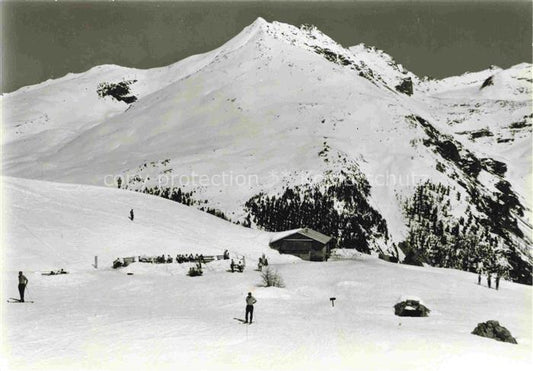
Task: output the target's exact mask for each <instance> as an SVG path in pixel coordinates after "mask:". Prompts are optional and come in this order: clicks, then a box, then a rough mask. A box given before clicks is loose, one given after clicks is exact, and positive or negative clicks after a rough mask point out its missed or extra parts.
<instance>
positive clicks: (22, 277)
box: [19, 271, 28, 303]
mask: <svg viewBox="0 0 533 371" xmlns="http://www.w3.org/2000/svg"><path fill="white" fill-rule="evenodd" d="M27 284H28V279H27V278H26V276H25V275H23V274H22V271H21V272H19V294H20V301H21V302H22V303H24V290H26V285H27Z"/></svg>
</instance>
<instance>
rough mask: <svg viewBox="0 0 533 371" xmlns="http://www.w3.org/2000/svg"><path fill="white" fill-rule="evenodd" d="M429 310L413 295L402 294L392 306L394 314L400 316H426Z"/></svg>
mask: <svg viewBox="0 0 533 371" xmlns="http://www.w3.org/2000/svg"><path fill="white" fill-rule="evenodd" d="M429 312H431V311H430V310H429V309H428V308H427V307H426V306H425V305H424V303H422V300H420V299H419V298H417V297H415V296H402V297H401V298H400V300H399V302H398V303H397V304H396V305H395V306H394V314H396V315H397V316H400V317H427V316H428V314H429Z"/></svg>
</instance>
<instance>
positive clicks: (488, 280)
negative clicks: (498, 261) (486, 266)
mask: <svg viewBox="0 0 533 371" xmlns="http://www.w3.org/2000/svg"><path fill="white" fill-rule="evenodd" d="M490 275H491V273H490V271H489V272H487V286H489V289H490V278H491V277H490Z"/></svg>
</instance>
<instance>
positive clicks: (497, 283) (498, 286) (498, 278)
mask: <svg viewBox="0 0 533 371" xmlns="http://www.w3.org/2000/svg"><path fill="white" fill-rule="evenodd" d="M499 288H500V272H498V273H496V290H498V289H499Z"/></svg>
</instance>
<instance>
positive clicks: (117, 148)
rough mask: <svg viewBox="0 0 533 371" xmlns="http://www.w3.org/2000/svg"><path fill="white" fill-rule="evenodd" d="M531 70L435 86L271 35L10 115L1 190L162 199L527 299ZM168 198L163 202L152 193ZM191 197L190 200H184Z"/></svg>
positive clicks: (112, 69)
mask: <svg viewBox="0 0 533 371" xmlns="http://www.w3.org/2000/svg"><path fill="white" fill-rule="evenodd" d="M530 92H531V65H526V64H521V65H518V66H515V67H513V68H511V69H509V70H501V69H497V68H491V69H488V70H486V71H482V72H478V73H474V74H466V75H464V76H459V77H451V78H448V79H444V80H440V81H434V80H428V79H421V78H418V77H417V76H415V75H414V74H412V73H411V72H409V71H406V70H405V69H404V68H403V67H402V66H400V65H398V64H396V63H395V62H394V61H393V59H392V58H391V57H390V56H388V55H387V54H385V53H384V52H382V51H379V50H376V49H375V48H368V47H365V46H364V45H359V46H355V47H352V48H344V47H342V46H341V45H339V44H338V43H336V42H335V41H334V40H332V39H331V38H329V37H328V36H326V35H324V34H323V33H322V32H320V31H319V30H318V29H316V28H315V27H313V26H310V25H303V26H301V27H300V28H297V27H293V26H290V25H286V24H282V23H278V22H273V23H267V22H266V21H264V20H263V19H261V18H259V19H258V20H256V21H255V22H254V23H253V24H251V25H250V26H248V27H246V28H245V29H244V30H243V31H242V32H241V33H240V34H238V35H237V36H235V37H234V38H233V39H232V40H230V41H229V42H227V43H226V44H224V45H223V46H221V47H220V48H218V49H216V50H213V51H211V52H209V53H206V54H202V55H198V56H193V57H190V58H187V59H185V60H183V61H180V62H178V63H176V64H173V65H170V66H168V67H162V68H156V69H150V70H138V69H132V68H124V67H119V66H113V65H106V66H98V67H95V68H93V69H91V70H89V71H87V72H85V73H81V74H69V75H67V76H65V77H63V78H60V79H57V80H49V81H46V82H44V83H41V84H38V85H35V86H29V87H25V88H22V89H20V90H18V91H16V92H14V93H11V94H7V95H5V96H4V97H3V98H2V104H3V107H4V142H3V172H4V174H6V175H9V176H15V177H21V178H32V179H41V180H50V181H55V182H66V183H76V184H92V185H110V186H114V187H116V186H117V183H118V179H119V177H120V187H121V188H128V189H136V190H144V191H145V192H148V193H156V194H160V193H161V192H163V193H164V195H165V196H166V197H167V198H174V199H177V200H179V201H181V202H184V203H187V204H190V205H193V206H196V207H198V208H204V209H209V211H211V212H213V213H217V214H218V215H220V216H225V217H226V218H228V219H231V220H232V221H235V222H237V221H238V222H240V223H245V224H247V225H251V226H252V227H254V228H260V229H267V230H271V231H275V230H283V229H291V228H295V227H300V226H302V225H308V226H310V227H313V228H315V229H317V230H320V231H322V232H324V233H328V234H331V235H333V236H334V237H336V238H337V241H338V243H339V245H340V246H343V247H353V248H358V249H359V250H362V251H369V250H374V251H382V252H384V253H387V254H392V255H398V256H399V257H400V258H401V259H406V260H407V261H413V262H422V261H423V262H427V263H430V264H434V265H439V266H445V267H456V268H461V269H465V270H472V269H474V267H475V266H476V265H477V263H478V262H480V261H481V262H483V263H484V264H485V266H487V265H488V266H493V265H495V264H496V261H497V260H499V261H500V263H499V264H500V265H509V267H510V274H511V277H512V278H513V279H515V280H517V281H520V282H528V283H531V262H532V259H531V220H530V212H531V207H532V205H531V199H530V198H529V197H528V189H529V188H528V186H530V184H528V182H530V169H531V157H530V148H531V121H532V116H531V100H530ZM156 186H159V188H157V189H154V187H156ZM178 188H179V194H178V193H177V192H178Z"/></svg>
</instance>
